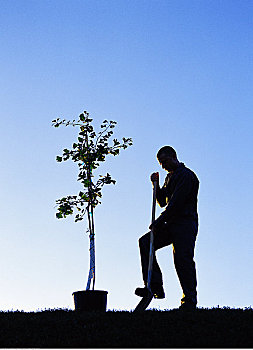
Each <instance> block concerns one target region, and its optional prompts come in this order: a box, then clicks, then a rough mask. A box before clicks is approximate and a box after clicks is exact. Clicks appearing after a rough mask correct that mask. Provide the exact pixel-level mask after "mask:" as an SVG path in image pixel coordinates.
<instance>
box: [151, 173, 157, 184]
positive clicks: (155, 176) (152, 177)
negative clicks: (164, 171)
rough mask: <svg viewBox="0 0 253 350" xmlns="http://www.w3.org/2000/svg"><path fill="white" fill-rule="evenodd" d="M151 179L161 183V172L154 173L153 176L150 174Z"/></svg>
mask: <svg viewBox="0 0 253 350" xmlns="http://www.w3.org/2000/svg"><path fill="white" fill-rule="evenodd" d="M150 180H151V181H152V182H153V183H154V182H155V181H157V183H158V184H159V173H158V172H157V173H153V174H152V175H151V176H150Z"/></svg>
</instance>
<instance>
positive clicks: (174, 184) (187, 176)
mask: <svg viewBox="0 0 253 350" xmlns="http://www.w3.org/2000/svg"><path fill="white" fill-rule="evenodd" d="M198 189H199V180H198V178H197V176H196V175H195V173H194V172H193V171H192V170H190V169H189V168H187V167H186V166H185V165H184V164H183V163H180V164H179V166H178V168H177V169H176V170H175V171H173V172H170V173H168V175H167V177H166V179H165V182H164V185H163V187H162V188H161V189H160V188H159V189H158V191H157V201H158V203H159V204H160V206H161V207H164V206H166V209H165V211H164V212H163V213H162V217H163V218H164V220H165V221H167V222H178V221H182V220H183V221H185V220H194V221H198V212H197V201H198V199H197V197H198Z"/></svg>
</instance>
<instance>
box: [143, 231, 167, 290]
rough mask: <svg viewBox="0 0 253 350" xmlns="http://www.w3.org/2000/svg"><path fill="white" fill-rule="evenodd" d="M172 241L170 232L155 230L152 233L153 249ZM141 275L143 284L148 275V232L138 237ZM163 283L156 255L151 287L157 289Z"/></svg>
mask: <svg viewBox="0 0 253 350" xmlns="http://www.w3.org/2000/svg"><path fill="white" fill-rule="evenodd" d="M171 243H172V240H171V237H170V234H169V233H168V232H166V231H165V230H160V231H157V232H156V233H155V234H154V250H155V251H156V250H158V249H160V248H163V247H165V246H167V245H169V244H171ZM139 247H140V256H141V266H142V276H143V281H144V284H145V285H146V284H147V276H148V263H149V250H150V232H148V233H146V234H145V235H144V236H142V237H141V238H140V239H139ZM162 285H163V279H162V272H161V269H160V267H159V265H158V262H157V259H156V255H155V254H154V257H153V270H152V278H151V288H152V287H153V288H154V289H159V287H160V288H161V287H162Z"/></svg>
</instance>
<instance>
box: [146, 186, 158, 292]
mask: <svg viewBox="0 0 253 350" xmlns="http://www.w3.org/2000/svg"><path fill="white" fill-rule="evenodd" d="M153 184H154V188H153V203H152V223H153V222H154V221H155V207H156V188H157V181H154V183H153ZM153 257H154V233H153V232H152V230H151V232H150V248H149V262H148V279H147V288H148V290H149V291H150V293H151V294H152V292H151V277H152V270H153Z"/></svg>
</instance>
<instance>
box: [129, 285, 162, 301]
mask: <svg viewBox="0 0 253 350" xmlns="http://www.w3.org/2000/svg"><path fill="white" fill-rule="evenodd" d="M151 290H152V293H153V294H154V298H155V299H164V298H165V293H164V289H163V286H162V285H160V284H155V283H154V284H152V286H151ZM135 294H136V295H138V296H139V297H142V298H143V297H146V296H148V294H149V291H148V288H147V287H146V286H145V287H144V288H136V290H135Z"/></svg>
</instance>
